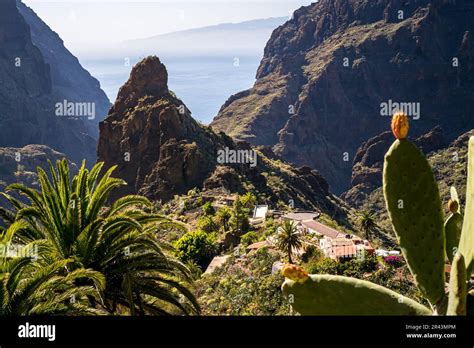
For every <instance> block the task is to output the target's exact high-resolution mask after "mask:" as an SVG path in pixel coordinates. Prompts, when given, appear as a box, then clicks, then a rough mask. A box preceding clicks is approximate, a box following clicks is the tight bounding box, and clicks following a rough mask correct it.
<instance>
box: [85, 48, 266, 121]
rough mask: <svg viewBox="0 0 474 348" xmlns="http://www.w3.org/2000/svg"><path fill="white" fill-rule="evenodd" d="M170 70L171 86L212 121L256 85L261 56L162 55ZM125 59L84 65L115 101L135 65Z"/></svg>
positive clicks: (203, 118) (197, 114)
mask: <svg viewBox="0 0 474 348" xmlns="http://www.w3.org/2000/svg"><path fill="white" fill-rule="evenodd" d="M160 59H161V61H162V62H163V63H164V64H165V65H166V68H167V70H168V80H169V81H168V86H169V88H170V89H171V90H172V91H173V92H174V93H176V95H177V97H178V98H180V99H181V100H182V101H183V102H184V103H185V104H186V106H187V107H188V108H189V109H190V110H191V112H192V115H193V117H194V118H195V119H197V120H199V121H200V122H202V123H204V124H209V123H210V122H211V121H212V119H213V118H214V116H216V115H217V113H218V111H219V109H220V107H221V106H222V105H223V104H224V102H225V101H226V100H227V99H228V98H229V97H230V96H231V95H232V94H235V93H237V92H240V91H242V90H245V89H248V88H250V87H252V86H253V84H254V82H255V74H256V71H257V68H258V65H259V63H260V59H261V57H257V56H255V57H241V56H240V57H239V58H238V59H237V58H234V57H229V56H222V57H216V56H213V57H201V56H200V57H190V56H188V57H160ZM137 61H138V59H137V60H135V61H131V62H130V63H129V64H127V62H126V61H125V60H124V59H122V58H117V59H110V58H108V59H100V58H95V59H87V60H83V61H81V64H82V65H83V67H84V68H85V69H87V70H88V71H89V72H90V73H91V74H92V76H94V77H95V78H97V79H98V80H99V81H100V84H101V87H102V89H103V90H104V91H105V93H106V94H107V96H108V97H109V99H110V101H111V102H112V103H113V102H114V101H115V99H116V97H117V92H118V90H119V88H120V87H121V86H122V85H123V84H124V83H125V82H126V81H127V79H128V77H129V74H130V71H131V69H132V66H133V64H135V63H136V62H137Z"/></svg>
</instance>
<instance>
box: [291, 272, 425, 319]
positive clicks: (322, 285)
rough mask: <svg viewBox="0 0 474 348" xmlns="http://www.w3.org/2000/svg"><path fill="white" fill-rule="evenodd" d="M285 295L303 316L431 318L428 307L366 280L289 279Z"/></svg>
mask: <svg viewBox="0 0 474 348" xmlns="http://www.w3.org/2000/svg"><path fill="white" fill-rule="evenodd" d="M282 290H283V293H284V294H285V296H286V297H287V298H288V301H289V302H290V303H291V304H292V306H293V309H294V310H295V311H297V312H298V313H300V314H301V315H430V314H432V312H431V311H430V310H429V309H428V308H426V307H425V306H423V305H421V304H419V303H417V302H415V301H413V300H411V299H409V298H407V297H404V296H402V295H399V294H397V293H396V292H394V291H392V290H389V289H387V288H384V287H382V286H380V285H377V284H373V283H371V282H368V281H365V280H359V279H354V278H348V277H342V276H333V275H309V278H308V279H307V280H306V281H305V282H304V283H301V282H295V281H293V280H290V279H286V280H285V282H284V283H283V286H282Z"/></svg>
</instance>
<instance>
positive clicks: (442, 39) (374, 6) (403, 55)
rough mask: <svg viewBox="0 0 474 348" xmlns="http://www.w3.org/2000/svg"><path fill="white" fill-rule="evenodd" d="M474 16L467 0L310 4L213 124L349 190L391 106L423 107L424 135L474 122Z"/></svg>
mask: <svg viewBox="0 0 474 348" xmlns="http://www.w3.org/2000/svg"><path fill="white" fill-rule="evenodd" d="M400 11H401V12H400ZM473 14H474V5H473V4H472V3H469V2H467V1H457V2H455V3H453V2H445V1H442V0H435V1H426V0H425V1H421V0H418V1H417V0H411V1H397V0H383V1H378V2H373V1H356V0H350V1H329V0H321V1H319V2H318V3H315V4H312V5H310V6H307V7H303V8H301V9H299V10H297V11H296V12H295V15H294V17H293V19H291V20H290V21H288V22H287V23H285V24H284V25H282V26H281V27H279V28H277V29H276V30H275V31H274V32H273V34H272V36H271V38H270V40H269V42H268V43H267V46H266V48H265V54H264V57H263V59H262V61H261V64H260V67H259V69H258V71H257V81H256V83H255V85H254V86H253V87H252V88H250V89H249V90H246V91H242V92H240V93H238V94H236V95H234V96H231V97H230V98H229V100H228V101H227V102H226V103H225V104H224V105H223V107H222V108H221V110H220V112H219V114H218V115H217V116H216V117H215V119H214V120H213V122H212V123H211V126H212V127H213V128H214V129H215V130H217V131H223V132H226V133H227V134H228V135H230V136H232V137H233V138H234V139H238V140H244V141H248V142H250V143H252V144H254V145H266V146H271V147H272V148H273V150H274V151H275V152H276V153H277V154H278V155H280V156H282V157H283V158H284V159H285V160H287V161H289V162H291V163H294V164H296V165H308V166H310V167H313V168H316V169H318V171H320V172H321V174H322V175H323V176H324V177H325V178H327V180H328V181H329V183H330V186H331V190H332V191H333V192H336V193H338V194H339V193H342V192H343V191H345V190H346V189H347V188H348V187H349V185H350V178H351V169H352V166H351V162H352V159H353V158H354V156H355V154H356V150H357V148H358V147H359V145H360V144H361V143H362V142H364V141H366V140H367V139H368V138H370V137H372V136H375V135H377V134H379V133H380V132H382V131H384V130H385V129H387V126H388V124H389V118H387V117H381V104H382V103H383V102H387V101H389V100H393V101H397V102H407V103H419V104H420V105H421V112H422V116H421V120H418V121H416V122H418V123H420V124H421V126H420V127H416V130H417V132H419V133H418V134H416V135H417V136H418V135H421V134H423V133H424V132H427V131H428V130H429V129H432V128H433V127H435V126H437V125H440V126H442V127H443V129H444V131H445V134H446V137H447V140H448V141H449V140H453V139H454V138H455V137H456V136H458V135H460V134H461V133H462V132H464V131H467V130H468V129H470V128H472V125H473V118H472V116H471V113H472V111H471V110H472V106H474V81H473V77H472V76H474V74H473V69H474V42H473V37H472V32H473V31H474V25H473V22H472V20H471V19H472V16H473ZM398 16H402V19H399V17H398ZM435 37H436V40H434V38H435ZM454 58H457V63H459V64H458V65H457V66H453V64H454V62H453V59H454ZM345 63H347V64H346V65H345Z"/></svg>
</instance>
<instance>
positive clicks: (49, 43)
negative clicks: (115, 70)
mask: <svg viewBox="0 0 474 348" xmlns="http://www.w3.org/2000/svg"><path fill="white" fill-rule="evenodd" d="M17 7H18V10H19V11H20V14H21V15H22V16H23V18H24V19H25V21H26V23H27V24H28V25H29V27H30V31H31V41H32V42H33V44H34V45H35V46H36V47H38V48H39V50H40V51H41V53H42V55H43V58H44V60H45V61H46V63H47V64H49V67H50V73H51V82H52V88H53V93H54V94H55V95H57V96H62V98H63V99H66V100H68V101H73V102H94V103H95V108H96V110H95V111H96V118H95V122H86V125H87V126H88V127H89V128H88V132H89V133H90V135H91V136H93V137H94V138H98V136H99V127H98V123H99V122H100V121H101V120H102V119H104V117H105V116H106V115H107V112H108V111H109V108H110V106H111V104H110V101H109V99H108V98H107V96H106V95H105V93H104V91H103V90H102V89H101V88H100V83H99V81H98V80H97V79H95V78H94V77H92V76H91V74H90V73H89V72H88V71H87V70H85V69H84V68H83V67H82V66H81V64H80V63H79V60H78V59H77V58H76V57H75V56H74V55H73V54H72V53H71V52H69V50H68V49H67V48H66V47H65V46H64V43H63V40H62V39H61V38H60V37H59V35H58V34H56V33H55V32H54V31H53V30H51V28H50V27H49V26H48V25H47V24H46V23H44V22H43V21H42V20H41V18H39V17H38V15H37V14H36V13H35V12H34V11H33V10H32V9H30V8H29V7H28V6H26V5H25V4H23V3H22V2H21V1H20V0H17Z"/></svg>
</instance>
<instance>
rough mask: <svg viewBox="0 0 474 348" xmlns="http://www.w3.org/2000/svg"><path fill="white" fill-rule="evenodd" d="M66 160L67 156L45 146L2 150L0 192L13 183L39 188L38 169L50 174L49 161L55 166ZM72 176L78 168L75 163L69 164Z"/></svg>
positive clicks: (0, 154) (5, 148)
mask: <svg viewBox="0 0 474 348" xmlns="http://www.w3.org/2000/svg"><path fill="white" fill-rule="evenodd" d="M63 158H66V155H65V154H63V153H60V152H57V151H54V150H53V149H51V148H49V147H47V146H45V145H27V146H25V147H22V148H13V147H2V148H0V190H2V191H3V190H4V188H5V187H6V186H7V185H10V184H13V183H17V182H20V183H23V184H25V185H28V186H32V187H38V175H37V172H36V168H37V167H42V168H43V169H44V170H46V172H49V166H48V160H50V161H51V162H52V163H53V164H55V163H56V161H58V160H61V159H63ZM69 166H70V170H71V174H75V173H76V172H77V171H78V168H77V166H76V164H75V163H72V162H69Z"/></svg>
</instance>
